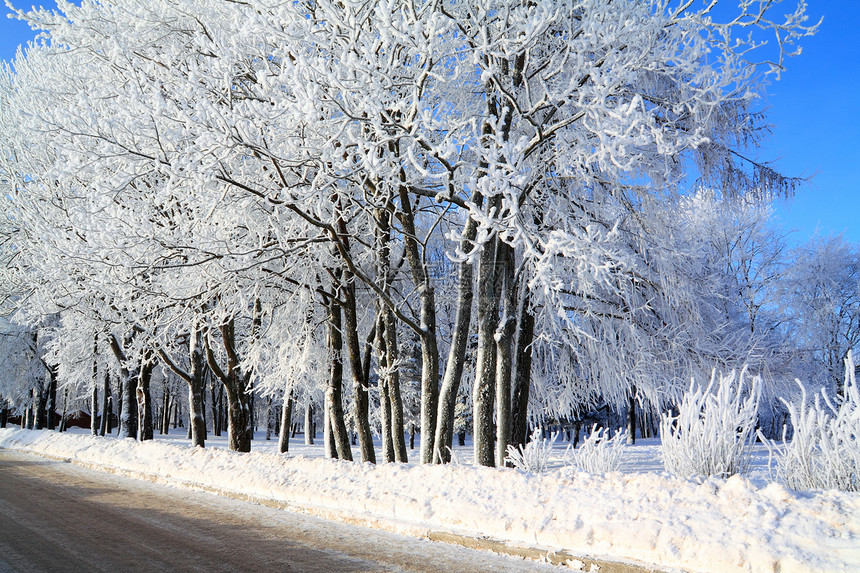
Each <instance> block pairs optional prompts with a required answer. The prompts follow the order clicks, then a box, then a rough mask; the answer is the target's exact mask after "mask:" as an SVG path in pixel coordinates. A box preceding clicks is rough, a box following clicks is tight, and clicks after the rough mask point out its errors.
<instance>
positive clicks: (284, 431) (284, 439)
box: [278, 385, 296, 454]
mask: <svg viewBox="0 0 860 573" xmlns="http://www.w3.org/2000/svg"><path fill="white" fill-rule="evenodd" d="M290 386H292V385H290ZM295 402H296V401H295V399H293V391H292V388H291V387H290V388H287V391H286V392H284V404H283V406H281V427H280V432H279V434H278V452H280V453H282V454H284V453H286V452H288V451H289V450H290V427H291V426H292V425H293V406H294V405H295Z"/></svg>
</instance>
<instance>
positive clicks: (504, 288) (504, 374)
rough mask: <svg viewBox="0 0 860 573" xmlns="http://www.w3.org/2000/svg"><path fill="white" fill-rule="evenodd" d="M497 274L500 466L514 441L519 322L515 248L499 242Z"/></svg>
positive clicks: (498, 461) (498, 445) (497, 445)
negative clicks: (513, 402)
mask: <svg viewBox="0 0 860 573" xmlns="http://www.w3.org/2000/svg"><path fill="white" fill-rule="evenodd" d="M496 267H497V273H498V275H499V279H500V280H501V285H500V290H501V292H502V302H503V303H504V306H503V308H502V316H501V317H500V318H499V325H498V327H497V328H496V334H495V339H496V465H498V466H503V465H505V458H506V457H507V455H508V445H510V443H511V379H512V378H513V363H514V334H515V329H516V325H517V304H516V292H517V291H516V285H515V279H514V249H513V248H512V247H511V246H510V245H508V244H506V243H503V242H501V241H499V250H498V258H497V261H496Z"/></svg>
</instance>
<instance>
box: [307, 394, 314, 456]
mask: <svg viewBox="0 0 860 573" xmlns="http://www.w3.org/2000/svg"><path fill="white" fill-rule="evenodd" d="M315 434H316V432H315V430H314V405H313V403H312V402H311V401H310V399H308V403H307V404H305V445H308V446H312V445H314V438H315V437H316V436H315Z"/></svg>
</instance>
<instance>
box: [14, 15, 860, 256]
mask: <svg viewBox="0 0 860 573" xmlns="http://www.w3.org/2000/svg"><path fill="white" fill-rule="evenodd" d="M723 3H725V4H726V9H732V10H733V9H734V6H735V5H736V4H737V2H734V1H727V0H723ZM789 4H793V3H789ZM14 5H15V7H16V8H28V7H29V5H28V3H27V2H16V3H14ZM46 6H47V7H49V8H53V7H55V6H56V4H55V2H53V1H49V2H47V4H46ZM789 8H791V6H789V5H788V4H786V5H785V6H784V9H783V10H782V11H783V12H785V11H788V10H789ZM4 12H5V13H4V16H5V15H6V14H9V12H10V10H9V9H8V8H7V9H6V10H5V11H4ZM808 12H809V14H810V21H817V20H818V19H820V18H822V17H823V23H822V25H821V27H820V29H819V32H818V34H816V35H815V36H814V37H812V38H805V39H804V40H803V42H802V44H803V53H802V54H801V55H800V56H799V57H796V58H791V59H789V60H788V61H787V62H786V69H785V72H784V73H783V74H782V76H781V78H780V79H779V81H772V82H771V83H770V85H768V86H767V94H766V95H765V99H764V101H763V102H762V104H763V105H762V107H763V108H764V109H765V111H766V113H767V116H768V121H769V123H770V124H771V125H772V134H771V135H770V137H768V139H766V140H765V141H764V143H763V146H762V147H761V148H760V149H758V150H757V152H756V153H757V158H758V159H759V160H763V161H772V162H774V165H775V166H776V167H777V168H778V169H779V170H781V171H783V172H784V173H785V174H787V175H790V176H801V177H807V178H809V179H810V181H809V183H808V184H806V185H804V186H802V187H800V188H799V189H798V191H797V194H796V196H795V197H794V198H793V199H791V200H789V201H779V202H778V203H777V204H776V205H775V214H776V216H777V218H778V220H779V222H780V223H781V224H782V226H783V227H784V228H785V229H786V230H794V231H796V232H795V233H794V234H793V239H794V240H795V241H797V242H803V241H805V240H806V239H808V238H809V237H810V236H811V235H813V234H814V233H815V232H816V231H817V232H818V233H819V234H822V235H828V234H838V233H845V236H846V237H847V238H848V239H849V240H852V241H858V240H860V226H858V225H857V223H856V219H857V214H858V213H860V173H859V172H858V171H857V169H856V166H857V165H860V107H858V106H857V105H856V101H855V98H856V96H855V94H857V93H858V90H860V63H858V60H857V58H856V48H855V46H854V38H855V37H856V36H855V34H856V30H857V29H858V27H860V3H856V2H849V1H845V0H815V1H812V2H809V6H808ZM33 37H34V32H33V31H32V30H30V28H29V27H28V26H27V25H26V24H25V23H23V22H21V21H19V20H17V19H14V18H5V17H4V18H0V58H2V59H4V60H6V61H11V60H12V59H13V58H14V57H15V53H16V51H17V49H18V47H19V46H20V45H22V44H26V43H27V42H28V41H32V40H33Z"/></svg>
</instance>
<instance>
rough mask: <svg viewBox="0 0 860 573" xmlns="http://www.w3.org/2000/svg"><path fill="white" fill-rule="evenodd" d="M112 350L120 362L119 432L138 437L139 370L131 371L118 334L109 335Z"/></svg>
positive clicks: (121, 434) (125, 435) (125, 436)
mask: <svg viewBox="0 0 860 573" xmlns="http://www.w3.org/2000/svg"><path fill="white" fill-rule="evenodd" d="M108 343H109V345H110V348H111V351H112V352H113V354H114V356H115V357H116V359H117V361H118V362H119V364H120V372H121V374H120V406H119V408H120V411H119V434H118V436H119V437H120V438H137V400H136V398H135V394H136V392H135V390H136V389H137V378H138V371H137V370H133V371H129V369H128V366H127V362H128V360H127V359H126V356H125V353H124V352H123V350H122V347H121V346H120V344H119V341H118V340H117V338H116V336H114V335H113V334H111V335H110V336H109V337H108Z"/></svg>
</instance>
